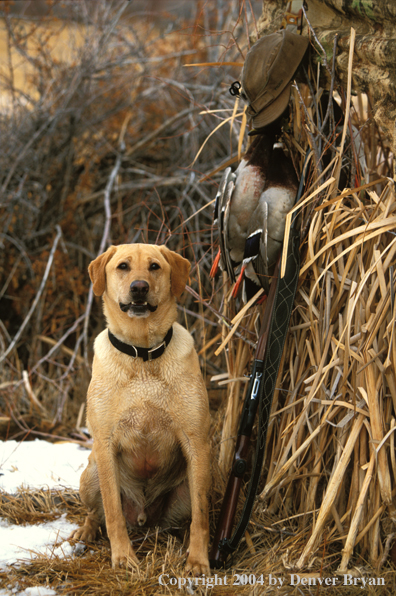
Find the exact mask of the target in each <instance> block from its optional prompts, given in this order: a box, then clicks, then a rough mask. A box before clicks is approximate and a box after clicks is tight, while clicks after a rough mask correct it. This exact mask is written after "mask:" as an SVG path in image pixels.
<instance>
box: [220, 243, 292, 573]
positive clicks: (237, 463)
mask: <svg viewBox="0 0 396 596" xmlns="http://www.w3.org/2000/svg"><path fill="white" fill-rule="evenodd" d="M281 254H282V251H280V255H279V257H278V261H277V264H276V267H275V271H274V275H273V278H272V281H271V286H270V289H269V292H268V296H267V300H266V305H265V310H264V315H263V320H262V323H261V329H260V333H259V339H258V342H257V347H256V353H255V357H254V361H253V364H252V373H251V376H250V381H249V386H248V390H247V392H246V397H245V402H244V405H243V409H242V414H241V422H240V425H239V430H238V436H237V441H236V445H235V454H234V459H233V462H232V466H231V472H230V477H229V480H228V484H227V488H226V491H225V493H224V498H223V504H222V506H221V510H220V515H219V519H218V522H217V528H216V532H215V536H214V539H213V545H212V550H211V554H210V557H209V559H210V565H211V567H213V568H215V569H217V568H219V567H222V566H223V565H224V564H225V560H226V558H227V555H228V553H229V551H228V549H227V548H226V543H227V540H229V538H230V536H231V532H232V527H233V524H234V518H235V513H236V508H237V504H238V497H239V492H240V489H241V485H242V482H243V478H244V475H245V472H246V469H247V457H248V453H249V447H250V436H251V434H252V430H253V425H254V421H255V418H256V413H257V407H258V403H259V393H260V385H261V383H262V380H263V368H264V358H265V352H266V349H267V344H268V337H269V332H270V324H271V320H272V315H273V310H274V305H275V296H276V288H277V283H276V282H277V278H278V275H279V267H280V260H281Z"/></svg>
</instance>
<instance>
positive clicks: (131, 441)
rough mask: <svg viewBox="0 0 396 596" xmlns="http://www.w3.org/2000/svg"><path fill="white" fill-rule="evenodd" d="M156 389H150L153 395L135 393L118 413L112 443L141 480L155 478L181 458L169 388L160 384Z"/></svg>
mask: <svg viewBox="0 0 396 596" xmlns="http://www.w3.org/2000/svg"><path fill="white" fill-rule="evenodd" d="M156 389H157V391H153V387H151V392H149V393H146V394H144V392H142V393H141V394H140V395H139V398H137V394H136V392H135V395H134V397H133V399H132V400H131V402H130V403H129V404H128V406H127V407H125V408H123V410H122V412H119V414H120V415H119V417H118V420H117V419H116V420H115V423H114V428H113V441H114V443H115V444H116V446H117V451H118V453H119V456H120V458H121V460H122V461H123V463H124V465H125V466H126V467H127V468H128V469H129V470H130V472H132V473H133V474H134V475H135V476H137V477H140V478H152V477H153V476H155V475H157V474H158V473H159V471H160V470H162V471H164V470H166V469H167V468H168V466H169V463H170V462H172V461H173V462H174V461H175V460H178V459H179V457H180V447H179V445H178V441H177V438H176V432H175V421H174V415H173V414H172V410H171V409H170V408H169V407H167V401H166V398H167V391H166V388H161V384H159V386H158V387H157V388H156ZM157 392H160V393H161V396H160V395H159V394H158V393H157ZM138 394H139V392H138Z"/></svg>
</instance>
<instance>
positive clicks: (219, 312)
mask: <svg viewBox="0 0 396 596" xmlns="http://www.w3.org/2000/svg"><path fill="white" fill-rule="evenodd" d="M82 4H84V3H82ZM96 4H97V6H98V10H97V13H95V16H93V15H92V13H90V14H89V15H88V13H87V14H85V15H84V14H81V15H80V22H83V23H84V28H83V32H84V33H83V35H82V34H81V37H79V42H78V43H76V46H75V48H74V50H75V54H73V56H74V58H73V60H70V61H69V60H68V61H63V62H62V61H58V60H57V59H55V58H54V56H53V54H51V53H49V52H46V51H45V47H46V45H45V43H44V40H43V38H40V35H42V33H40V31H39V30H34V31H33V30H32V31H33V33H34V34H36V35H38V36H39V38H40V39H41V42H40V43H39V44H38V45H37V46H36V53H35V55H34V57H32V56H30V53H29V52H30V51H31V47H30V46H29V43H30V41H29V40H32V39H33V37H30V36H31V35H33V33H32V32H28V33H27V32H26V30H22V29H21V28H20V27H21V24H20V23H15V21H13V19H11V18H10V17H9V15H7V14H5V21H4V23H5V27H6V29H7V34H8V35H9V40H10V44H9V45H10V47H12V48H13V52H18V53H19V54H18V55H21V54H22V55H25V56H29V63H30V65H31V67H32V68H33V69H34V73H33V74H32V75H31V81H30V85H31V86H30V87H29V89H28V90H25V91H24V92H23V93H21V92H20V91H18V90H17V89H15V85H14V84H13V81H12V79H11V78H10V79H9V80H8V86H9V89H10V90H11V95H10V97H11V100H10V101H11V104H12V107H9V110H8V111H4V110H3V112H2V114H1V120H0V128H1V134H2V138H3V144H4V147H5V151H4V152H3V154H2V156H1V157H0V162H1V171H2V179H1V184H2V197H1V206H0V209H1V217H2V219H3V221H4V224H3V229H2V232H1V234H0V238H1V241H2V244H3V251H2V257H1V262H0V277H1V280H0V298H1V302H0V309H1V315H2V319H3V323H1V329H0V342H1V348H2V351H3V357H2V363H1V365H2V367H3V368H2V372H1V378H0V390H1V393H0V400H1V401H0V404H1V406H0V407H1V415H2V419H1V421H2V431H3V438H6V437H11V436H12V438H18V437H19V438H22V437H24V436H25V435H26V434H29V433H30V434H31V433H32V432H33V433H36V434H40V433H41V434H47V435H48V436H52V437H53V436H54V435H55V434H62V430H63V431H64V432H66V431H65V429H68V430H69V429H70V428H71V427H74V429H75V428H76V427H77V429H78V428H79V427H80V426H81V424H82V423H81V416H80V418H78V413H79V412H80V408H81V404H82V403H83V400H84V395H85V389H86V384H87V380H88V379H89V363H90V357H91V346H92V340H93V338H94V337H95V335H96V334H97V332H98V330H99V329H100V328H102V326H103V321H102V318H101V314H100V304H99V303H98V304H96V303H94V300H93V296H92V291H91V290H90V287H89V281H88V278H87V275H86V273H85V271H86V269H87V265H88V263H89V261H90V260H91V259H93V258H94V257H95V256H96V255H97V254H98V253H99V252H101V251H102V250H103V249H105V248H106V247H107V246H108V244H109V243H111V242H113V243H115V244H118V243H122V242H137V241H143V242H158V243H162V242H165V241H166V242H167V244H168V246H169V247H170V248H172V249H174V250H179V251H180V252H181V253H182V254H184V256H186V257H188V258H190V259H191V260H192V261H193V263H194V267H193V270H192V277H191V287H190V289H189V294H188V295H187V296H186V298H185V302H184V303H183V304H182V306H181V313H182V315H183V322H184V323H185V324H186V326H187V327H188V328H189V329H190V331H191V332H192V333H193V335H194V338H195V341H196V345H197V348H198V350H199V353H200V357H201V359H202V366H203V369H204V371H205V372H206V374H207V385H208V390H209V395H210V399H211V405H212V409H213V418H214V427H213V461H214V465H213V475H214V490H213V495H212V515H211V518H212V530H213V527H214V523H215V519H216V517H217V515H218V511H219V507H220V504H221V499H222V493H223V490H224V486H225V481H226V477H227V474H228V469H229V463H230V461H231V458H232V455H233V449H232V448H233V441H234V439H235V435H236V431H237V427H238V417H239V414H240V409H241V405H242V403H243V394H244V389H245V388H246V386H247V383H246V381H247V375H248V374H249V365H250V362H251V358H252V355H253V352H254V345H255V342H256V340H257V327H258V318H259V317H260V316H261V314H262V308H264V307H262V306H249V308H246V307H243V306H242V305H241V304H239V302H238V300H237V301H234V300H233V299H231V293H232V289H233V288H232V286H231V285H230V284H229V281H228V280H227V278H226V275H225V274H224V276H223V278H221V279H220V280H218V281H217V282H215V283H214V282H212V281H211V280H210V278H209V271H210V266H211V261H212V259H213V254H215V253H216V248H217V247H216V239H214V240H215V242H213V238H212V231H211V219H212V209H211V208H210V207H209V208H207V207H208V205H209V204H210V203H211V201H212V200H213V198H214V196H215V193H216V189H217V186H218V182H219V180H220V177H221V173H222V170H223V169H224V168H225V167H226V166H227V165H229V164H230V163H232V162H236V161H237V160H238V156H240V155H241V152H242V149H243V147H244V146H245V144H246V137H245V125H246V120H245V118H244V115H243V114H244V110H243V107H241V106H240V105H235V104H234V100H233V99H232V98H231V96H230V95H229V94H228V93H227V88H228V87H229V85H230V84H231V82H232V81H233V80H235V79H236V78H238V76H239V74H240V67H241V66H240V65H238V64H237V66H235V62H237V63H240V64H242V62H243V58H242V56H241V55H240V54H239V46H240V47H241V48H242V50H243V52H242V53H243V55H245V53H246V47H247V41H246V36H245V33H244V30H242V28H241V27H240V19H238V17H237V15H238V10H237V7H238V3H237V2H232V3H229V5H230V8H229V10H228V11H226V12H224V11H223V12H222V11H221V10H220V9H219V10H216V11H213V12H210V11H209V9H207V8H205V9H202V11H201V12H198V14H197V17H196V21H195V23H194V24H193V26H192V28H191V29H188V28H187V24H186V23H182V22H181V21H179V22H177V23H176V22H175V23H174V24H173V27H174V28H175V33H172V32H171V33H169V32H165V31H164V30H161V28H160V27H159V25H158V24H157V25H156V26H153V27H152V28H150V27H149V26H148V25H147V29H145V30H144V34H143V33H142V29H141V26H142V25H141V22H139V27H138V26H137V25H136V22H135V23H134V20H133V19H134V17H133V15H129V16H128V19H129V20H128V21H126V20H124V21H123V20H122V19H121V8H122V6H124V3H112V7H113V8H114V7H115V8H117V10H118V12H117V10H116V11H115V12H111V11H110V9H109V5H110V4H111V3H106V2H104V1H103V2H102V1H101V2H98V3H96ZM220 4H222V3H219V6H220ZM241 5H242V7H243V8H244V7H245V3H242V4H241ZM233 11H234V12H233ZM242 12H243V11H242ZM83 18H85V19H87V20H85V21H84V20H83ZM126 23H127V25H126ZM246 23H247V20H246V22H245V24H246ZM247 25H249V23H247ZM176 26H177V27H176ZM251 27H253V25H251ZM33 29H34V28H33ZM60 29H62V27H61V26H60ZM176 29H177V33H176ZM216 30H217V31H221V32H224V31H226V30H229V31H232V35H228V34H227V35H225V34H224V33H221V34H220V33H219V36H220V39H218V40H217V41H216V42H215V43H214V42H209V41H208V38H207V37H206V35H209V32H210V35H213V31H216ZM51 31H53V35H54V36H56V35H57V34H58V33H59V31H58V33H56V32H55V30H54V29H51ZM180 31H183V33H186V34H185V35H184V34H183V35H180ZM79 35H80V33H79ZM221 36H223V37H221ZM230 40H231V41H230ZM244 40H245V41H244ZM220 42H222V43H223V42H224V45H225V47H226V49H227V53H225V52H223V49H222V48H221V46H220ZM46 43H47V44H48V40H47V42H46ZM216 44H217V45H216ZM211 45H212V46H213V47H210V46H211ZM351 48H352V50H353V39H352V38H351ZM351 56H352V53H351ZM224 60H227V61H228V62H232V63H234V65H231V66H228V67H227V68H226V67H223V66H220V63H221V62H223V61H224ZM192 62H193V63H200V64H202V63H203V64H204V66H202V67H201V66H199V67H185V66H183V67H182V65H183V64H186V63H192ZM213 63H215V67H213V66H208V65H209V64H213ZM205 65H206V66H205ZM201 68H202V70H201ZM170 73H171V74H170ZM349 73H350V77H349V86H348V89H346V90H343V89H342V88H341V87H340V88H338V87H337V82H336V78H335V73H334V69H333V70H331V67H330V70H329V73H328V76H329V79H330V80H331V82H332V83H331V84H332V87H331V93H330V98H332V95H333V90H334V91H335V90H337V91H338V93H339V95H338V97H339V104H340V105H339V106H338V109H340V110H341V112H342V120H341V121H340V120H339V119H337V118H336V117H334V116H333V113H335V111H336V109H337V108H336V106H332V107H330V108H329V117H328V118H327V122H328V125H327V128H323V129H322V128H321V127H322V123H323V122H324V120H325V119H326V114H327V106H328V105H330V103H331V102H332V100H331V102H330V103H328V102H327V101H326V102H325V103H324V104H322V103H321V98H322V95H323V91H322V89H321V87H320V81H319V78H318V77H317V73H316V71H315V72H313V71H310V72H309V73H308V78H307V81H306V83H305V84H299V85H297V86H296V88H295V89H294V91H293V101H294V104H293V106H294V108H293V118H292V122H291V125H290V129H289V130H287V131H285V134H284V138H283V142H284V143H285V145H286V146H287V148H288V150H289V152H290V154H291V156H292V158H293V160H294V163H295V167H296V171H297V172H299V173H300V172H302V170H303V167H304V164H306V166H305V170H304V171H305V172H306V179H307V182H306V187H305V188H306V191H305V193H304V195H303V196H302V198H301V201H300V203H299V205H297V206H296V209H297V210H298V212H299V225H301V229H302V232H303V236H302V237H303V242H302V246H301V254H302V268H301V272H300V283H299V288H298V291H297V297H296V300H295V305H294V312H293V315H292V321H291V326H290V330H289V333H288V335H287V339H286V344H285V349H284V353H283V358H282V362H281V367H280V371H279V376H278V382H277V390H276V393H275V396H274V401H273V404H272V413H271V418H270V422H269V431H268V442H267V454H266V460H265V466H264V472H263V478H262V482H261V495H260V498H259V500H258V503H257V506H256V508H255V512H254V515H253V518H252V521H251V523H250V526H249V531H248V532H247V533H246V537H245V541H244V542H242V544H241V546H240V548H239V550H238V551H237V553H236V555H235V556H234V559H233V565H234V566H235V567H234V569H235V570H237V571H238V572H242V573H246V572H249V570H250V571H251V572H252V573H255V574H256V576H258V575H260V574H264V576H265V577H267V576H268V574H269V573H273V574H276V573H279V574H282V573H285V570H286V571H287V570H294V571H295V572H302V570H307V569H309V570H310V573H311V575H312V577H313V576H315V574H316V576H318V577H319V576H322V575H325V576H328V575H331V574H332V573H333V574H335V571H336V570H339V572H340V573H341V572H346V571H347V570H348V572H350V570H351V568H352V567H353V566H357V567H359V571H358V574H359V575H361V574H362V573H363V569H364V568H365V567H366V565H370V566H371V573H374V572H373V568H374V569H376V570H377V573H379V570H380V569H381V577H386V578H388V579H387V580H386V582H387V584H386V585H387V587H386V590H384V589H383V588H382V589H381V590H382V591H380V592H378V593H379V594H388V593H389V594H392V593H394V587H392V585H391V584H392V582H393V581H394V578H393V579H392V577H393V575H392V572H391V571H386V569H385V568H384V565H385V563H386V564H388V563H387V561H388V559H389V552H390V549H391V547H392V544H393V540H394V536H395V532H396V530H395V522H396V512H395V508H394V505H393V499H394V487H395V480H396V457H395V435H394V430H395V428H396V377H395V365H396V345H395V341H396V338H395V337H394V335H395V275H394V271H393V263H394V260H395V252H396V237H395V234H394V230H395V228H396V213H395V211H396V197H395V189H394V183H393V179H392V178H391V176H392V164H391V156H390V155H389V152H388V150H387V149H386V147H384V145H383V141H382V139H381V137H380V132H379V131H378V130H377V129H376V128H375V125H374V123H372V122H371V121H370V120H369V119H368V117H367V113H366V112H365V110H364V109H363V105H364V103H363V102H364V98H362V97H361V96H358V98H357V101H356V102H355V103H354V104H353V105H354V106H355V107H352V104H351V76H352V58H351V64H350V68H349ZM11 74H12V73H11ZM10 77H11V75H10ZM323 105H324V106H325V107H324V108H323V107H322V106H323ZM323 109H324V111H321V110H323ZM203 112H204V113H203ZM217 126H218V128H217V130H216V132H215V133H213V130H214V129H215V128H216V127H217ZM212 133H213V134H212ZM308 150H310V157H308V158H307V155H308V152H309V151H308ZM306 158H307V160H308V161H306ZM194 159H195V162H194ZM193 162H194V165H193V166H190V164H192V163H193ZM189 166H190V167H189ZM346 171H347V172H348V175H347V176H345V175H344V174H345V172H346ZM286 234H287V230H286ZM73 436H74V437H75V438H77V439H78V440H84V439H83V437H82V436H81V434H79V432H78V431H76V430H74V434H73ZM24 499H25V500H24V501H23V502H24V503H26V499H27V497H24ZM46 502H47V501H46ZM13 507H14V509H13V511H14V510H15V503H14V504H13ZM26 507H27V508H28V509H29V508H30V509H31V507H33V505H32V504H29V505H27V506H26ZM64 507H66V509H68V510H70V513H73V516H74V515H78V513H77V512H76V509H75V505H74V503H72V504H70V503H64ZM9 508H10V505H8V504H5V505H4V504H3V506H2V515H4V516H6V517H7V515H8V513H7V512H8V511H9ZM72 510H73V511H72ZM48 514H49V515H50V513H48ZM21 521H23V514H22V512H21ZM134 538H136V537H134ZM143 538H144V537H142V546H141V549H140V550H138V551H137V552H138V556H139V558H140V559H141V560H142V567H141V570H140V571H139V573H138V577H137V576H126V577H122V578H121V577H120V576H119V575H117V574H115V573H113V572H110V571H109V565H108V564H109V549H108V543H107V541H106V540H105V539H103V540H102V541H100V542H99V543H98V545H97V546H95V547H94V550H90V554H89V555H86V556H84V557H82V558H77V559H73V560H70V561H68V562H65V561H58V560H56V559H52V560H50V561H49V560H44V559H37V560H36V561H35V562H34V563H33V564H31V565H29V566H26V567H22V568H20V570H19V571H18V572H17V571H16V570H14V571H13V574H14V575H13V577H14V578H16V577H18V581H20V580H21V578H24V582H25V584H24V585H31V584H29V581H30V580H28V579H27V578H28V575H29V574H32V573H33V574H35V575H36V577H42V578H46V581H47V582H49V583H50V584H51V585H53V586H54V587H56V589H58V591H59V593H70V585H72V586H73V593H76V594H80V593H81V594H83V593H87V590H88V591H90V592H93V591H95V593H98V594H110V593H111V594H118V593H123V592H125V590H127V589H128V590H132V589H133V590H134V593H136V594H139V593H142V594H143V593H144V594H157V593H163V592H162V591H161V589H160V587H159V585H158V576H159V575H160V573H161V571H163V569H166V572H167V573H169V575H170V576H172V575H174V576H175V577H179V576H181V575H182V565H183V561H181V557H180V552H182V549H183V543H182V540H183V539H182V540H180V539H179V538H177V537H172V536H169V535H167V534H165V535H164V534H158V533H154V534H153V535H152V536H148V537H146V539H145V540H143ZM137 539H140V538H137ZM184 546H185V545H184ZM98 569H99V571H98ZM106 582H107V583H106ZM227 589H228V588H227ZM227 589H225V591H223V589H220V588H219V593H230V592H229V591H228V592H227V591H226V590H227ZM357 589H359V592H357V591H356V593H361V592H360V587H359V588H357ZM62 590H65V591H64V592H62ZM67 590H69V592H67ZM164 590H165V588H164ZM200 590H201V589H200ZM202 590H203V589H202ZM338 590H339V593H340V594H343V595H344V596H345V595H346V594H352V593H355V591H354V589H353V588H351V589H350V590H349V589H348V590H347V589H346V588H345V587H344V586H340V587H339V588H336V587H334V588H333V593H334V594H336V593H338ZM240 591H241V593H246V594H248V593H251V587H248V586H246V587H244V588H243V589H241V590H240ZM197 593H199V590H198V592H197ZM202 593H204V590H203V592H202ZM257 593H259V592H257ZM276 593H278V594H279V593H282V592H281V591H279V590H278V591H276ZM285 593H291V592H285ZM318 593H320V592H318ZM373 593H374V592H373Z"/></svg>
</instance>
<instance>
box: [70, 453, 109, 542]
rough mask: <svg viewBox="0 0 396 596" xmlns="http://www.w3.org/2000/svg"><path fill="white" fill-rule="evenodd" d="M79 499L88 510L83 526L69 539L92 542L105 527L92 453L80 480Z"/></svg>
mask: <svg viewBox="0 0 396 596" xmlns="http://www.w3.org/2000/svg"><path fill="white" fill-rule="evenodd" d="M80 498H81V501H82V502H83V504H84V505H85V507H86V508H87V509H88V515H87V516H86V518H85V522H84V525H83V526H81V528H78V529H77V530H75V531H74V532H73V533H72V534H71V536H70V539H73V540H83V541H84V542H92V541H93V540H95V538H96V535H97V532H98V529H99V527H100V526H104V525H105V515H104V509H103V503H102V497H101V494H100V486H99V476H98V469H97V466H96V462H95V459H94V456H93V453H91V455H90V456H89V462H88V466H87V467H86V468H85V470H84V472H83V473H82V475H81V479H80Z"/></svg>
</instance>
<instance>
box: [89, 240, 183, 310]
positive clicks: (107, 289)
mask: <svg viewBox="0 0 396 596" xmlns="http://www.w3.org/2000/svg"><path fill="white" fill-rule="evenodd" d="M88 271H89V275H90V278H91V281H92V283H93V291H94V294H95V295H96V296H102V295H103V294H105V296H106V298H108V299H109V300H110V301H111V302H113V303H116V304H118V307H119V308H120V309H121V311H122V312H124V313H127V314H128V316H130V317H142V318H145V317H148V316H150V314H151V313H153V312H155V311H156V310H157V308H158V306H159V305H161V304H164V303H166V302H167V301H168V300H170V299H174V298H179V296H180V295H181V294H182V292H183V290H184V288H185V285H186V283H187V280H188V274H189V271H190V263H189V261H187V259H184V258H183V257H181V256H180V255H178V254H177V253H175V252H173V251H171V250H169V249H168V248H166V246H155V245H153V244H122V245H120V246H110V248H108V249H107V251H106V252H105V253H103V254H102V255H99V256H98V257H97V258H96V259H95V260H94V261H92V263H91V264H90V265H89V268H88Z"/></svg>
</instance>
